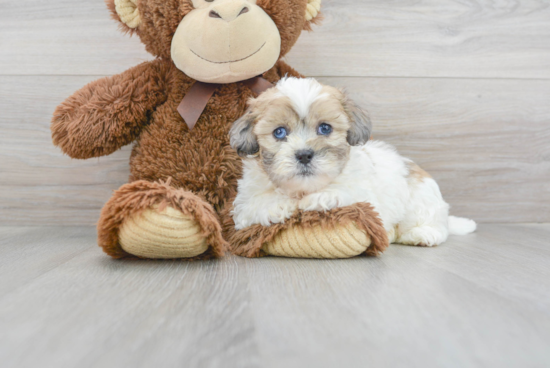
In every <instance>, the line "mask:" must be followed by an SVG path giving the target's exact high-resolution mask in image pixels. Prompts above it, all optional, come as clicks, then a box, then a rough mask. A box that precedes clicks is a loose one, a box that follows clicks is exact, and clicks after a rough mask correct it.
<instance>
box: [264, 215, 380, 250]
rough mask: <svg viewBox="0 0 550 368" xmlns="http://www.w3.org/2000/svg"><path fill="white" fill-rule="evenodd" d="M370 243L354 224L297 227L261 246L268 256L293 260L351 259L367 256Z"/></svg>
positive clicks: (282, 232)
mask: <svg viewBox="0 0 550 368" xmlns="http://www.w3.org/2000/svg"><path fill="white" fill-rule="evenodd" d="M370 245H371V239H370V237H369V236H368V235H367V234H366V232H365V231H364V230H361V229H359V228H358V227H357V226H356V225H355V224H354V223H353V222H349V223H347V224H345V225H335V226H333V227H329V228H327V227H322V226H320V225H313V226H308V227H302V226H300V225H295V226H292V227H290V228H287V229H285V230H282V231H281V232H279V233H278V234H277V235H276V236H275V237H274V238H273V239H272V240H271V241H269V242H267V243H266V244H264V245H263V246H262V251H264V252H265V253H266V254H268V255H272V256H279V257H292V258H351V257H355V256H358V255H360V254H362V253H365V251H366V250H367V248H368V247H369V246H370Z"/></svg>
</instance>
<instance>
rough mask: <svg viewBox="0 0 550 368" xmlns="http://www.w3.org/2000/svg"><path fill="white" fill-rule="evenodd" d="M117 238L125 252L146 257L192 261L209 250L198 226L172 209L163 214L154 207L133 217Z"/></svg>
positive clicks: (126, 222) (188, 217) (125, 223)
mask: <svg viewBox="0 0 550 368" xmlns="http://www.w3.org/2000/svg"><path fill="white" fill-rule="evenodd" d="M118 237H119V243H120V246H121V248H122V249H123V250H124V251H126V252H127V253H129V254H133V255H135V256H138V257H143V258H191V257H196V256H199V255H201V254H203V253H204V252H206V251H207V250H208V244H207V242H206V237H205V236H204V234H202V232H201V228H200V226H199V224H198V223H197V222H196V221H195V220H194V219H193V217H191V216H187V215H184V214H183V213H182V212H181V211H178V210H176V209H174V208H172V207H166V208H165V209H164V210H162V211H160V210H159V208H158V206H155V207H152V208H147V209H145V210H143V212H141V213H135V214H133V215H130V216H129V217H128V218H127V219H126V220H124V221H123V223H122V226H121V227H120V230H119V233H118Z"/></svg>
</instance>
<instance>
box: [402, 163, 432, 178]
mask: <svg viewBox="0 0 550 368" xmlns="http://www.w3.org/2000/svg"><path fill="white" fill-rule="evenodd" d="M407 168H408V169H409V175H408V178H409V180H413V181H417V182H423V181H424V179H432V176H431V175H430V174H428V173H427V172H426V171H425V170H424V169H422V168H421V167H420V166H418V165H417V164H415V163H414V162H412V161H409V162H408V163H407Z"/></svg>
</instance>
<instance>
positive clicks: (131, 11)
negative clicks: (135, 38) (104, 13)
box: [106, 0, 141, 31]
mask: <svg viewBox="0 0 550 368" xmlns="http://www.w3.org/2000/svg"><path fill="white" fill-rule="evenodd" d="M106 2H107V6H108V7H109V9H110V10H111V12H112V14H113V17H114V18H115V19H117V20H120V21H121V22H122V23H123V24H124V25H125V26H126V27H128V28H127V30H128V31H132V30H134V29H136V28H137V27H138V26H139V25H140V23H141V15H140V14H139V9H138V6H137V3H138V0H106Z"/></svg>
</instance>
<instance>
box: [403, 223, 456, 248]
mask: <svg viewBox="0 0 550 368" xmlns="http://www.w3.org/2000/svg"><path fill="white" fill-rule="evenodd" d="M447 235H448V234H446V233H445V232H443V231H441V230H439V229H437V228H435V227H431V226H417V227H413V228H412V229H410V230H408V231H406V232H405V233H402V234H400V235H399V237H398V239H397V241H396V243H399V244H405V245H416V246H420V247H435V246H437V245H439V244H441V243H443V242H444V241H445V240H447Z"/></svg>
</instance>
